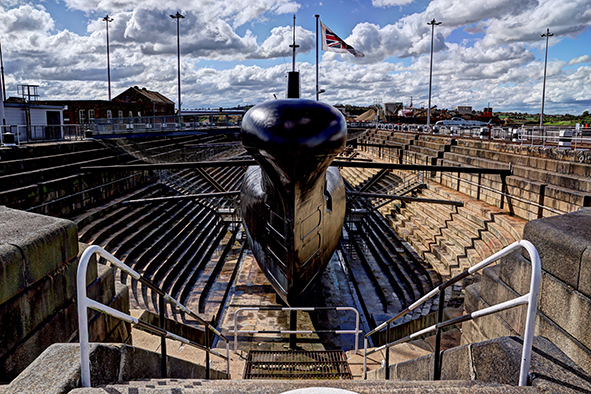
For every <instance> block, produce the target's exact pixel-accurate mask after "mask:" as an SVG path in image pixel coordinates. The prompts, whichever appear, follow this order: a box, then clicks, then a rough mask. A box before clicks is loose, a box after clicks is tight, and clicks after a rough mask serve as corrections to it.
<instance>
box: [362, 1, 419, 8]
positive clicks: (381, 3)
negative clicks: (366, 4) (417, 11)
mask: <svg viewBox="0 0 591 394" xmlns="http://www.w3.org/2000/svg"><path fill="white" fill-rule="evenodd" d="M413 1H414V0H371V5H373V6H374V7H392V6H396V5H398V6H400V5H406V4H410V3H412V2H413Z"/></svg>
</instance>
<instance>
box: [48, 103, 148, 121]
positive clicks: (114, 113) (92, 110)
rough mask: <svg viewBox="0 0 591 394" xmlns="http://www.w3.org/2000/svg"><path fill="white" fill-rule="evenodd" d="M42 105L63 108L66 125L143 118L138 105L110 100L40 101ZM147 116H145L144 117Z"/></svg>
mask: <svg viewBox="0 0 591 394" xmlns="http://www.w3.org/2000/svg"><path fill="white" fill-rule="evenodd" d="M39 103H40V104H45V105H59V106H62V107H63V114H64V124H85V123H93V122H94V121H95V120H96V119H111V118H130V117H137V116H142V115H144V114H142V113H141V107H140V106H138V105H137V104H129V103H122V102H113V101H108V100H40V101H39ZM144 116H145V115H144Z"/></svg>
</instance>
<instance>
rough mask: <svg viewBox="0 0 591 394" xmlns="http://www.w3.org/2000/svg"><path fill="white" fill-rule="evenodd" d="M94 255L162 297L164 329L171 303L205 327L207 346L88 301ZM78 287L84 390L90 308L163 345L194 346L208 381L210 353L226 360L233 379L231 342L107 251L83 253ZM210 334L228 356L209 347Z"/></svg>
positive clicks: (95, 248) (87, 384)
mask: <svg viewBox="0 0 591 394" xmlns="http://www.w3.org/2000/svg"><path fill="white" fill-rule="evenodd" d="M95 253H96V254H98V255H100V256H101V257H103V258H104V259H106V260H107V261H109V262H110V263H111V264H113V265H114V266H115V267H117V268H119V269H120V270H122V271H124V272H126V273H127V274H128V275H130V276H131V277H132V278H134V279H135V280H137V281H138V282H140V283H142V284H144V285H146V286H148V287H149V288H150V289H151V290H153V291H155V292H156V293H158V295H159V296H160V306H159V308H160V317H161V318H160V323H161V324H162V325H163V323H164V319H163V313H164V301H168V302H170V303H171V304H173V305H175V306H176V307H177V308H179V309H180V310H182V311H183V312H185V313H187V314H189V315H190V316H191V317H193V318H194V319H196V320H197V321H198V322H199V323H200V324H203V325H204V326H205V339H206V345H205V346H203V345H201V344H199V343H196V342H194V341H191V340H189V339H186V338H184V337H181V336H179V335H176V334H173V333H171V332H169V331H166V330H165V329H164V328H161V327H157V326H154V325H152V324H149V323H145V322H143V321H140V320H139V319H137V318H135V317H133V316H130V315H128V314H126V313H123V312H121V311H118V310H116V309H113V308H111V307H108V306H106V305H104V304H101V303H99V302H97V301H94V300H92V299H90V298H88V296H87V294H86V271H87V268H88V263H89V262H90V258H91V257H92V256H93V255H94V254H95ZM76 286H77V295H78V333H79V338H80V364H81V365H80V367H81V378H82V387H90V349H89V339H88V310H87V309H88V308H91V309H94V310H96V311H99V312H102V313H105V314H107V315H110V316H113V317H116V318H118V319H121V320H123V321H125V322H127V323H131V324H134V325H137V326H139V327H140V328H142V329H144V330H146V331H148V332H150V333H151V334H154V335H160V336H161V337H162V338H163V342H164V338H165V337H166V338H170V339H174V340H176V341H179V342H181V343H183V344H187V345H191V346H193V347H196V348H198V349H201V350H204V351H205V352H206V360H205V364H206V365H205V368H206V379H209V371H210V365H209V354H210V353H211V354H214V355H216V356H218V357H221V358H223V359H225V360H226V371H227V374H228V376H229V375H230V342H229V339H228V338H227V337H226V336H224V335H223V334H222V333H221V332H219V331H218V330H217V329H216V328H215V327H213V326H212V325H211V324H209V323H208V322H206V321H205V320H203V319H202V318H200V317H199V316H197V315H196V314H195V313H193V312H192V311H191V310H190V309H189V308H187V307H186V306H184V305H183V304H181V303H180V302H178V301H177V300H175V299H174V298H172V297H171V296H170V295H168V294H167V293H165V292H164V291H163V290H161V289H160V288H158V287H157V286H156V285H154V284H153V283H152V282H151V281H150V280H149V279H147V278H144V277H143V276H142V275H140V274H139V273H138V272H136V271H135V270H134V269H132V268H131V267H129V266H127V265H126V264H125V263H123V262H122V261H121V260H119V259H118V258H116V257H115V256H113V255H112V254H111V253H109V252H107V251H106V250H104V249H103V248H101V247H100V246H97V245H91V246H89V247H88V248H86V250H85V251H84V253H82V256H81V257H80V263H79V265H78V272H77V277H76ZM208 330H211V331H212V332H213V333H214V334H216V335H217V336H218V337H220V338H222V339H224V340H225V341H226V355H225V356H224V355H223V354H221V353H218V352H216V351H215V350H213V349H211V348H209V347H208V345H209V335H208V334H207V333H208V332H209V331H208ZM162 353H163V354H162V361H161V366H162V367H163V371H165V365H166V350H165V346H162Z"/></svg>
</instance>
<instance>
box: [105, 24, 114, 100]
mask: <svg viewBox="0 0 591 394" xmlns="http://www.w3.org/2000/svg"><path fill="white" fill-rule="evenodd" d="M103 20H104V21H105V25H106V26H107V79H108V82H109V101H111V59H110V58H109V22H113V18H111V17H109V15H107V16H105V17H104V18H103Z"/></svg>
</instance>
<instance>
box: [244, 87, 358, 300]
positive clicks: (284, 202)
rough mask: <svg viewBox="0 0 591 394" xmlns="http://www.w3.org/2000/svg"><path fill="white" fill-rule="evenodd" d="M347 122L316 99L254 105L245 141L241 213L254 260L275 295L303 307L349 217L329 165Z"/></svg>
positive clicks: (246, 123)
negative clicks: (249, 163) (247, 160)
mask: <svg viewBox="0 0 591 394" xmlns="http://www.w3.org/2000/svg"><path fill="white" fill-rule="evenodd" d="M346 130H347V129H346V122H345V120H344V117H343V116H342V115H341V114H340V112H339V111H337V110H336V109H334V108H333V107H331V106H329V105H326V104H322V103H318V102H316V101H311V100H300V99H297V100H276V101H271V102H268V103H263V104H260V105H258V106H256V107H254V108H252V109H251V110H250V111H249V112H248V113H247V115H246V116H245V118H244V120H243V123H242V142H243V145H244V147H245V148H246V150H247V151H248V152H249V153H250V154H251V155H252V156H253V157H254V158H255V160H256V161H257V162H258V163H259V166H253V167H249V168H248V170H247V171H246V174H245V176H244V180H243V182H242V190H241V199H240V200H241V209H242V217H243V222H244V226H245V228H246V234H247V238H248V241H249V244H250V247H251V250H252V252H253V254H254V256H255V259H256V261H257V263H258V265H259V266H260V268H261V269H262V271H263V272H264V273H265V275H266V277H267V278H268V279H269V281H270V282H271V284H272V285H273V287H274V288H275V290H276V291H277V294H278V295H279V296H280V297H281V298H282V299H283V300H284V301H285V302H286V303H287V304H288V305H291V306H297V305H299V304H301V303H302V302H303V301H304V299H305V298H306V296H307V295H308V294H309V292H310V290H311V289H312V288H313V286H314V284H315V283H316V282H317V281H318V279H319V278H320V276H321V274H322V271H323V270H324V269H325V267H326V265H327V264H328V261H329V260H330V258H331V256H332V254H333V253H334V250H335V249H336V247H337V246H338V242H339V237H340V234H341V229H342V225H343V221H344V217H345V206H346V199H345V186H344V182H343V179H342V177H341V175H340V173H339V170H338V169H337V168H334V167H329V165H330V163H331V161H332V160H333V159H334V157H336V156H337V155H338V154H339V153H340V152H341V151H342V149H343V148H344V146H345V143H346V133H347V131H346Z"/></svg>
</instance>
